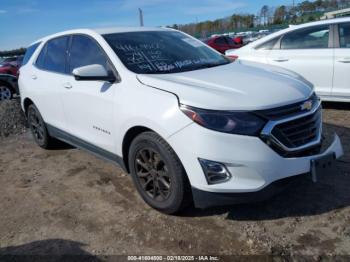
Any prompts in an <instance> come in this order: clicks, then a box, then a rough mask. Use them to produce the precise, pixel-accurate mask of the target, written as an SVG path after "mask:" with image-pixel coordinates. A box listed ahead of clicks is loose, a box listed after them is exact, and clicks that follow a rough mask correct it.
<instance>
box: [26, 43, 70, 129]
mask: <svg viewBox="0 0 350 262" xmlns="http://www.w3.org/2000/svg"><path fill="white" fill-rule="evenodd" d="M68 40H69V37H68V36H63V37H57V38H54V39H52V40H49V41H48V42H47V43H46V44H45V45H44V47H43V48H42V49H41V52H40V54H39V56H38V58H37V60H36V62H35V66H33V67H31V68H32V71H31V72H29V74H30V76H29V81H30V84H29V85H28V86H30V87H31V93H32V95H33V99H34V103H35V104H36V106H37V107H38V109H39V111H40V114H41V115H42V116H43V118H44V121H45V122H46V123H47V124H49V125H51V126H54V127H56V128H59V129H62V130H66V127H67V126H66V122H65V117H64V113H63V110H62V108H63V106H62V101H61V97H62V95H63V92H64V90H63V88H62V82H64V79H65V78H66V77H67V75H66V73H65V72H66V58H67V56H66V55H67V47H68Z"/></svg>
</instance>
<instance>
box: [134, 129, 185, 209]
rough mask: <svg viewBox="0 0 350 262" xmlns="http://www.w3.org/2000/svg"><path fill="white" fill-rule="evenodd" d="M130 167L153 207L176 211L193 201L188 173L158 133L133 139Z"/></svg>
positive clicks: (144, 197) (143, 134)
mask: <svg viewBox="0 0 350 262" xmlns="http://www.w3.org/2000/svg"><path fill="white" fill-rule="evenodd" d="M129 167H130V171H131V175H132V178H133V181H134V184H135V186H136V189H137V190H138V192H139V193H140V195H141V197H142V198H143V199H144V200H145V202H146V203H147V204H149V205H150V206H151V207H153V208H155V209H157V210H159V211H161V212H163V213H167V214H173V213H176V212H178V211H180V210H181V209H183V208H184V207H185V206H186V205H187V204H188V203H189V202H190V200H191V195H190V185H189V182H188V179H187V175H186V172H185V170H184V168H183V166H182V164H181V162H180V160H179V159H178V157H177V156H176V154H175V152H174V151H173V150H172V148H171V147H170V146H169V144H168V143H167V142H166V141H164V140H163V139H162V138H161V137H160V136H158V135H157V134H155V133H153V132H145V133H142V134H141V135H139V136H138V137H136V138H135V139H134V141H133V142H132V144H131V147H130V151H129Z"/></svg>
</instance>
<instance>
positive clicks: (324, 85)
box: [267, 25, 334, 96]
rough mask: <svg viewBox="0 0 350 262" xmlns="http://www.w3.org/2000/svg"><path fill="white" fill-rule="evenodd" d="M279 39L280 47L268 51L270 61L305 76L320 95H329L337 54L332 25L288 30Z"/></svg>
mask: <svg viewBox="0 0 350 262" xmlns="http://www.w3.org/2000/svg"><path fill="white" fill-rule="evenodd" d="M279 41H280V43H279V48H278V49H273V50H271V52H270V53H269V54H268V58H267V60H268V62H269V63H270V64H272V65H277V66H281V67H284V68H286V69H289V70H292V71H294V72H296V73H298V74H300V75H302V76H303V77H304V78H305V79H307V80H308V81H310V82H311V83H312V84H313V85H314V86H315V90H316V92H317V93H318V94H319V95H320V96H322V95H324V96H329V95H330V94H331V92H332V82H333V55H334V50H333V48H332V43H333V39H331V38H330V26H329V25H320V26H313V27H308V28H303V29H297V30H294V31H292V32H290V33H286V34H285V35H283V36H282V37H281V38H280V40H279Z"/></svg>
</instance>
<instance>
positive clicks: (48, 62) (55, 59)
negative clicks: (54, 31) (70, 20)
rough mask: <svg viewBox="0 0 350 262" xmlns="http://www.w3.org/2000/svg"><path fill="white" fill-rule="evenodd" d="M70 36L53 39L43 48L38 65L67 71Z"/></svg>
mask: <svg viewBox="0 0 350 262" xmlns="http://www.w3.org/2000/svg"><path fill="white" fill-rule="evenodd" d="M68 39H69V37H68V36H64V37H59V38H55V39H52V40H50V41H48V42H47V43H46V45H45V46H44V48H43V49H42V51H41V53H40V55H39V57H38V60H37V62H36V65H37V66H38V67H39V68H41V69H44V70H47V71H52V72H57V73H65V72H66V54H67V46H68Z"/></svg>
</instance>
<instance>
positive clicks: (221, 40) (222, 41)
mask: <svg viewBox="0 0 350 262" xmlns="http://www.w3.org/2000/svg"><path fill="white" fill-rule="evenodd" d="M215 44H217V45H226V44H227V43H226V40H225V38H224V37H219V38H217V39H215Z"/></svg>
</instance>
